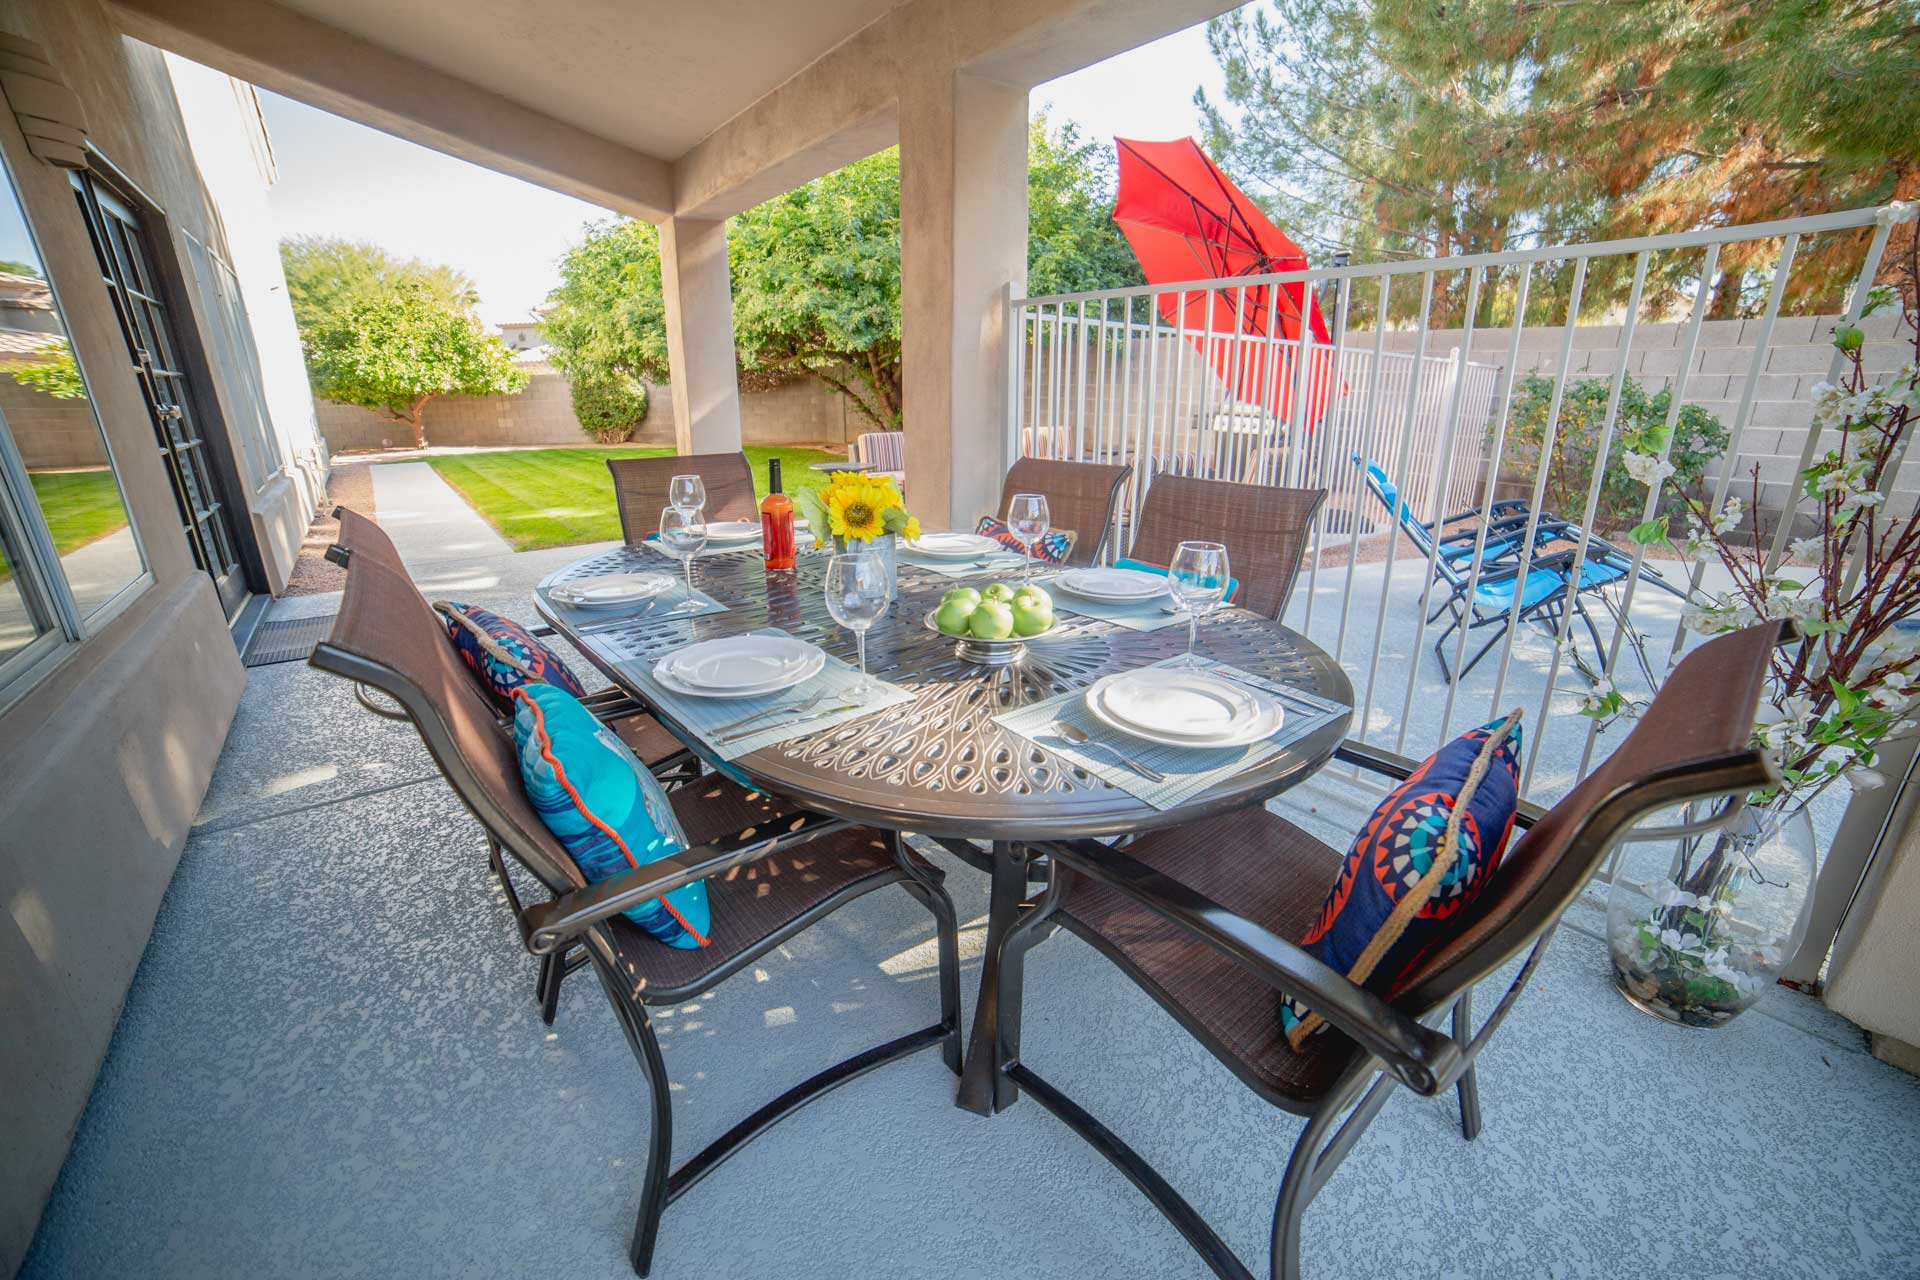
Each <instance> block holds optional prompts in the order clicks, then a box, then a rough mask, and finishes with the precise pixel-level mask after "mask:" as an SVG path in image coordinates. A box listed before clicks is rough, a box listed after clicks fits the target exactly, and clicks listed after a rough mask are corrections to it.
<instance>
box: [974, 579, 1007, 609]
mask: <svg viewBox="0 0 1920 1280" xmlns="http://www.w3.org/2000/svg"><path fill="white" fill-rule="evenodd" d="M980 594H981V596H982V597H983V598H985V599H988V600H998V601H999V602H1000V603H1001V604H1010V603H1012V601H1013V588H1012V587H1010V586H1008V585H1007V584H1006V583H1004V582H993V583H989V584H987V589H986V590H985V591H982V592H981V593H980Z"/></svg>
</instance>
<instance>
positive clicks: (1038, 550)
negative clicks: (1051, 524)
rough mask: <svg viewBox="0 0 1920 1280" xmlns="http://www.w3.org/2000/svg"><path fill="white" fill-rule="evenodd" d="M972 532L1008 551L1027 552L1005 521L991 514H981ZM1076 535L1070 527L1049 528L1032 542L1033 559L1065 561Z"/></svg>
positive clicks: (1023, 553) (1071, 549) (1056, 562)
mask: <svg viewBox="0 0 1920 1280" xmlns="http://www.w3.org/2000/svg"><path fill="white" fill-rule="evenodd" d="M974 532H975V533H977V534H979V535H981V536H982V537H986V538H992V539H993V540H994V541H995V542H997V543H999V544H1000V545H1001V546H1003V547H1005V548H1006V549H1007V550H1009V551H1017V552H1019V553H1020V554H1021V555H1026V554H1027V549H1026V548H1025V547H1023V546H1021V545H1020V539H1018V538H1016V537H1014V536H1013V530H1011V529H1009V528H1007V526H1006V522H1005V521H1002V520H996V519H994V518H993V517H992V516H981V517H980V524H979V526H978V527H977V528H975V529H974ZM1076 536H1077V535H1076V533H1075V531H1074V530H1072V529H1049V530H1048V531H1047V532H1045V533H1043V534H1041V535H1040V541H1038V542H1036V543H1034V544H1033V557H1034V559H1036V560H1044V561H1046V562H1047V563H1048V564H1064V563H1066V559H1067V557H1068V556H1070V555H1072V554H1073V540H1074V538H1075V537H1076Z"/></svg>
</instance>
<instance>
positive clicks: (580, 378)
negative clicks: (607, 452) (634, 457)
mask: <svg viewBox="0 0 1920 1280" xmlns="http://www.w3.org/2000/svg"><path fill="white" fill-rule="evenodd" d="M567 392H568V394H569V395H570V396H571V397H572V398H573V416H574V417H576V418H578V419H580V426H581V428H582V429H583V430H585V431H586V433H587V434H588V435H590V436H592V437H593V438H594V439H595V440H598V441H599V442H600V443H601V444H620V443H622V442H624V441H627V440H631V439H632V438H633V432H634V428H636V427H638V426H639V425H640V423H641V422H642V421H644V420H645V419H646V416H647V388H646V385H645V384H644V383H640V382H636V381H635V380H634V379H633V378H631V377H629V376H628V375H627V374H624V373H621V372H619V371H617V370H616V371H614V372H611V373H597V372H595V373H579V374H574V375H572V376H570V377H569V378H568V379H567Z"/></svg>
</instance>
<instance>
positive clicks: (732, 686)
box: [653, 636, 827, 698]
mask: <svg viewBox="0 0 1920 1280" xmlns="http://www.w3.org/2000/svg"><path fill="white" fill-rule="evenodd" d="M826 664H827V655H826V653H825V652H824V651H823V650H821V649H820V648H819V647H818V646H816V645H811V644H808V643H807V642H806V641H804V640H795V639H794V638H793V637H792V636H727V637H725V638H724V639H720V640H705V641H702V642H701V643H699V644H695V645H689V646H688V647H686V648H685V649H681V650H680V651H678V652H677V653H673V654H669V655H668V656H667V657H665V658H662V659H661V660H660V661H659V662H657V663H655V664H654V667H653V673H654V675H655V676H656V677H658V678H660V680H661V681H662V683H669V682H670V683H669V687H670V688H674V689H676V690H677V691H679V692H682V693H691V694H695V695H697V696H701V697H709V698H746V697H752V696H754V695H756V694H762V693H772V692H775V691H776V690H780V689H786V688H790V687H792V686H793V685H796V684H799V683H800V682H801V681H803V680H810V679H812V678H813V677H814V676H815V675H817V674H819V671H820V669H821V668H822V667H824V666H826Z"/></svg>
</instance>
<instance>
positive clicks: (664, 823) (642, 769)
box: [513, 684, 712, 950]
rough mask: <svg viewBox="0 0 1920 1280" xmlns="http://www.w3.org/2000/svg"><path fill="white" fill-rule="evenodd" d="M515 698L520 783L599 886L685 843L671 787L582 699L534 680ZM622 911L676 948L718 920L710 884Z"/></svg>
mask: <svg viewBox="0 0 1920 1280" xmlns="http://www.w3.org/2000/svg"><path fill="white" fill-rule="evenodd" d="M513 699H514V711H513V743H514V747H515V748H516V749H517V751H518V753H519V756H520V781H521V784H522V785H523V786H525V787H526V790H527V799H528V801H530V802H531V803H532V805H533V810H534V812H535V813H537V814H539V815H540V821H542V822H544V823H546V825H547V830H549V831H551V832H553V835H554V838H555V839H556V840H558V841H559V842H560V843H561V844H563V845H565V846H566V850H567V852H568V853H569V854H571V855H572V857H573V860H574V863H575V864H576V865H578V866H579V868H580V874H582V875H584V876H585V877H586V878H587V879H588V880H589V881H592V882H594V883H598V882H600V881H602V880H606V879H610V878H612V877H613V876H617V875H619V874H620V873H622V872H624V871H628V870H631V869H633V868H635V867H643V866H645V865H646V864H647V863H649V862H655V861H658V860H659V859H661V858H664V857H666V856H667V855H668V854H670V853H675V852H677V851H679V850H681V849H684V848H686V847H687V833H686V832H685V831H684V830H682V829H681V827H680V820H679V819H678V818H676V817H675V816H674V812H673V805H672V803H671V802H670V801H669V800H668V799H667V793H666V791H665V790H663V789H662V788H661V786H660V783H659V782H658V781H657V780H655V778H654V776H653V775H652V774H651V773H648V772H647V767H646V766H645V765H643V764H641V763H640V761H639V760H638V759H637V758H636V757H635V756H634V754H633V752H631V751H629V750H628V749H627V746H626V744H625V743H623V742H621V741H620V739H619V738H618V737H617V736H616V735H615V734H614V732H613V730H611V729H609V728H607V726H605V725H603V724H601V723H600V722H599V721H598V720H596V719H594V717H593V713H592V712H591V711H588V710H587V709H586V708H585V707H583V706H581V705H580V700H579V699H578V698H575V697H574V696H573V695H572V694H570V693H568V692H566V691H565V690H563V689H556V688H554V687H553V686H552V685H546V684H527V685H522V686H520V687H519V688H517V689H515V690H514V691H513ZM625 914H626V917H627V919H629V920H631V921H633V922H634V923H635V924H637V925H639V926H640V927H641V928H642V929H645V930H646V931H647V932H648V933H650V934H652V935H653V936H654V937H656V938H658V939H660V941H662V942H664V943H666V944H667V945H668V946H670V947H679V948H681V949H683V950H692V949H693V948H695V947H704V946H706V945H707V938H708V936H709V932H710V926H711V923H712V917H711V915H710V913H709V911H708V909H707V886H706V884H705V883H704V882H700V881H696V882H695V883H693V884H690V885H685V886H682V887H681V888H678V889H675V890H674V891H673V892H672V893H669V894H666V895H665V896H664V897H659V898H654V899H653V900H652V901H650V902H643V903H641V904H640V905H639V906H637V907H631V908H629V909H628V910H627V912H626V913H625Z"/></svg>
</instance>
